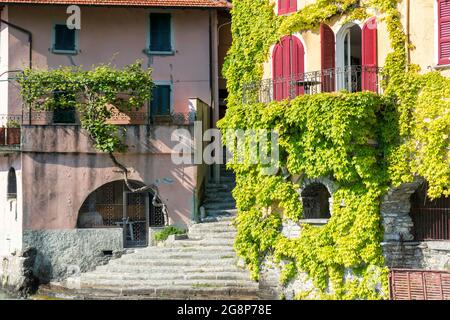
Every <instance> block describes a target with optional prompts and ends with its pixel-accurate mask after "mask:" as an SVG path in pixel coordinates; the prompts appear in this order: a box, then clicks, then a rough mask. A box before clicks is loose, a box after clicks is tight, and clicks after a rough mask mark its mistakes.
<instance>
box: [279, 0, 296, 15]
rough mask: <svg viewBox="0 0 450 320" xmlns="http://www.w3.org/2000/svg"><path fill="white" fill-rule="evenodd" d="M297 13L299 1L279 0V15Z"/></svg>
mask: <svg viewBox="0 0 450 320" xmlns="http://www.w3.org/2000/svg"><path fill="white" fill-rule="evenodd" d="M296 11H297V0H278V14H286V13H291V12H296Z"/></svg>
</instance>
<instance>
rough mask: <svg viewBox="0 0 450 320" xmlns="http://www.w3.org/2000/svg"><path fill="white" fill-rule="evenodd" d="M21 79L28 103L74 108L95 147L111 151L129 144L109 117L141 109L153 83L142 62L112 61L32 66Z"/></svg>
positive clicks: (46, 108) (50, 108)
mask: <svg viewBox="0 0 450 320" xmlns="http://www.w3.org/2000/svg"><path fill="white" fill-rule="evenodd" d="M18 83H19V84H20V88H21V95H22V98H23V101H24V103H25V104H27V105H29V106H31V108H32V109H33V110H37V111H53V110H55V108H61V109H69V108H74V109H75V110H76V111H77V113H78V114H79V117H80V121H81V125H82V127H83V128H84V129H85V130H86V131H87V132H88V133H89V135H90V137H91V138H92V139H93V141H94V144H95V147H96V148H97V149H98V150H100V151H103V152H109V153H112V152H117V151H120V152H123V151H125V150H126V146H125V145H124V144H123V141H122V139H121V132H120V130H119V127H118V126H117V125H114V124H110V123H108V120H109V119H110V118H111V117H112V116H113V115H114V114H115V113H117V112H119V111H124V112H127V111H132V110H139V109H141V108H142V107H143V106H144V104H145V102H147V101H149V100H150V98H151V89H152V86H153V82H152V77H151V70H143V69H142V68H141V64H140V63H139V62H137V63H135V64H132V65H129V66H126V67H125V68H124V69H122V70H120V69H117V68H115V67H112V66H111V65H100V66H97V67H94V68H93V69H91V70H87V71H86V70H83V69H81V68H79V67H62V68H57V69H54V70H38V69H32V70H31V69H29V70H25V71H24V72H23V73H22V74H20V75H19V76H18ZM112 106H114V108H113V107H112ZM122 133H123V132H122Z"/></svg>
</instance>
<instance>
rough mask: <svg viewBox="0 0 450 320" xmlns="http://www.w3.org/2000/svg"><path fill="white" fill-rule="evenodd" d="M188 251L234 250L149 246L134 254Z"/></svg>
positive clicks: (226, 247) (226, 249)
mask: <svg viewBox="0 0 450 320" xmlns="http://www.w3.org/2000/svg"><path fill="white" fill-rule="evenodd" d="M190 252H233V253H234V252H235V251H234V249H233V248H232V247H230V246H208V247H203V246H191V247H159V246H158V247H149V248H145V249H139V250H137V251H136V252H135V253H134V254H136V255H146V254H152V255H153V254H165V253H170V254H171V253H190Z"/></svg>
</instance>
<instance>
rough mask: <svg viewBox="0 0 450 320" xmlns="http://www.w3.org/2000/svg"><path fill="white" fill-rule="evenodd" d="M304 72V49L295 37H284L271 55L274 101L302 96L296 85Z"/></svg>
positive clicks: (299, 88) (298, 86) (301, 90)
mask: <svg viewBox="0 0 450 320" xmlns="http://www.w3.org/2000/svg"><path fill="white" fill-rule="evenodd" d="M304 72H305V48H304V46H303V43H302V42H301V41H300V39H299V38H297V37H296V36H285V37H283V38H282V39H281V40H280V42H279V43H278V44H277V45H276V46H275V48H274V49H273V53H272V74H273V90H274V92H273V94H274V99H275V100H277V101H282V100H284V99H289V98H294V97H296V96H298V95H301V94H304V88H303V87H302V86H300V85H298V84H297V82H298V81H300V80H303V77H304V75H303V74H304Z"/></svg>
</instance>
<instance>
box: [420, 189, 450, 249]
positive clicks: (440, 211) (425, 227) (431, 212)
mask: <svg viewBox="0 0 450 320" xmlns="http://www.w3.org/2000/svg"><path fill="white" fill-rule="evenodd" d="M427 192H428V184H427V183H424V184H423V185H422V186H421V187H419V189H418V190H417V191H416V192H415V193H414V194H413V195H412V196H411V218H412V220H413V223H414V236H415V239H416V240H418V241H422V240H450V197H448V198H445V197H442V198H439V199H435V200H431V199H430V198H428V196H427Z"/></svg>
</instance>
